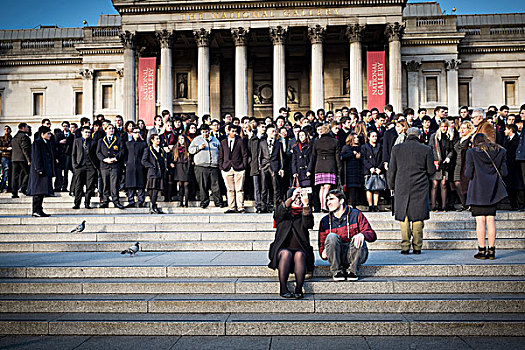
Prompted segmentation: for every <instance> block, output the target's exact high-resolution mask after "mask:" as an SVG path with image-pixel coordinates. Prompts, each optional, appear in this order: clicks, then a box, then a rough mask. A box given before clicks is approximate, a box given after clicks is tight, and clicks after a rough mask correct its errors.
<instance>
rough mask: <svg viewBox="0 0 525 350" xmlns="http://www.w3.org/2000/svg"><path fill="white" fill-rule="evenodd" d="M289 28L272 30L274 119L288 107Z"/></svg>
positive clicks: (279, 27)
mask: <svg viewBox="0 0 525 350" xmlns="http://www.w3.org/2000/svg"><path fill="white" fill-rule="evenodd" d="M287 33H288V28H283V27H281V26H278V27H275V28H270V38H271V39H272V42H273V117H274V118H277V116H279V109H280V108H281V107H286V47H285V43H286V36H287Z"/></svg>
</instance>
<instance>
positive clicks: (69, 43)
mask: <svg viewBox="0 0 525 350" xmlns="http://www.w3.org/2000/svg"><path fill="white" fill-rule="evenodd" d="M83 42H84V40H83V39H64V40H62V47H66V48H67V47H75V45H76V44H82V43H83Z"/></svg>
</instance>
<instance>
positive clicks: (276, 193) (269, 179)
mask: <svg viewBox="0 0 525 350" xmlns="http://www.w3.org/2000/svg"><path fill="white" fill-rule="evenodd" d="M270 186H271V187H272V189H273V203H274V205H275V207H277V205H278V204H279V202H280V200H281V195H282V192H281V179H280V176H279V174H278V173H277V172H276V171H272V170H271V169H270V168H268V169H264V170H261V201H262V203H263V207H264V208H263V209H266V207H267V206H269V205H270V204H271V203H270V192H269V191H268V190H269V189H270Z"/></svg>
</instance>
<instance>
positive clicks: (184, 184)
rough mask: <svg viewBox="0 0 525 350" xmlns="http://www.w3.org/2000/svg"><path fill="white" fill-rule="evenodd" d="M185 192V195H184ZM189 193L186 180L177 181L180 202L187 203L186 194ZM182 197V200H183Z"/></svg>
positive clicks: (188, 185) (188, 184)
mask: <svg viewBox="0 0 525 350" xmlns="http://www.w3.org/2000/svg"><path fill="white" fill-rule="evenodd" d="M184 194H186V196H184ZM189 195H190V183H189V182H188V181H179V196H180V204H181V205H182V204H183V203H184V204H186V206H187V205H188V196H189ZM183 198H184V201H183Z"/></svg>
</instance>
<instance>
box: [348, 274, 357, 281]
mask: <svg viewBox="0 0 525 350" xmlns="http://www.w3.org/2000/svg"><path fill="white" fill-rule="evenodd" d="M358 279H359V277H357V275H356V274H355V273H353V272H349V273H348V274H347V275H346V280H347V281H357V280H358Z"/></svg>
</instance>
